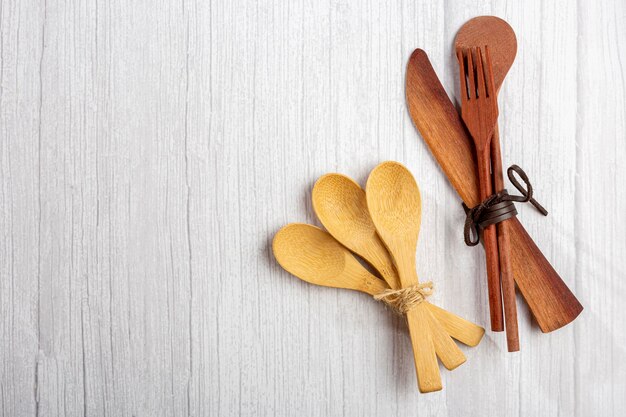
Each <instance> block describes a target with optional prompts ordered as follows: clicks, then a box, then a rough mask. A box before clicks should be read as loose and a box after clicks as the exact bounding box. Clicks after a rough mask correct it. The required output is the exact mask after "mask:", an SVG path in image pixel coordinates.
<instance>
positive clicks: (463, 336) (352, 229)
mask: <svg viewBox="0 0 626 417" xmlns="http://www.w3.org/2000/svg"><path fill="white" fill-rule="evenodd" d="M313 209H314V210H315V213H316V214H317V217H318V218H319V219H320V221H321V222H322V224H323V225H324V227H326V229H327V230H328V231H329V232H330V234H331V235H332V236H333V237H334V238H335V239H337V240H338V241H339V242H340V243H341V244H342V245H344V246H345V247H346V248H348V249H350V250H351V251H352V252H354V253H356V254H357V255H359V256H361V257H362V258H363V259H365V260H366V261H367V262H368V263H369V264H370V265H371V266H372V267H373V268H374V269H376V270H377V271H378V272H379V273H380V274H381V276H382V277H383V278H384V279H385V281H387V283H388V284H389V286H390V287H391V288H393V289H398V288H401V285H400V278H399V277H398V273H397V272H396V269H395V267H394V265H393V260H392V259H391V256H390V255H389V252H388V251H387V248H385V245H384V243H383V242H382V241H381V240H380V237H379V236H378V234H377V233H376V228H375V226H374V222H372V218H371V217H370V214H369V211H368V210H367V200H366V197H365V191H363V189H362V188H361V187H360V186H359V184H357V183H356V182H355V181H354V180H352V179H351V178H348V177H346V176H344V175H340V174H327V175H324V176H322V177H320V179H318V180H317V182H316V183H315V186H314V187H313ZM425 304H426V306H427V307H428V309H429V310H430V312H431V313H432V314H433V315H434V316H435V318H436V319H437V320H439V322H440V323H441V325H442V326H443V328H444V329H445V330H446V331H447V332H448V333H449V334H450V336H452V337H453V338H455V339H456V340H458V341H459V342H461V343H464V344H466V345H468V346H476V345H477V344H478V343H479V342H480V340H481V339H482V337H483V335H484V334H485V329H483V328H482V327H480V326H478V325H476V324H474V323H472V322H470V321H468V320H465V319H463V318H461V317H459V316H457V315H456V314H453V313H450V312H449V311H447V310H444V309H442V308H439V307H437V306H435V305H433V304H431V303H429V302H425ZM435 350H436V352H437V354H438V355H440V357H441V355H445V352H447V351H446V350H445V349H441V348H440V347H438V346H437V345H436V346H435ZM444 357H445V356H444ZM456 358H457V355H453V357H452V358H448V357H445V359H444V358H441V360H442V362H443V364H444V366H446V367H447V368H448V369H451V368H450V366H454V364H455V362H454V360H456ZM449 359H450V360H449Z"/></svg>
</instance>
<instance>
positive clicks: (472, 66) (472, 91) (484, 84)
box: [456, 47, 504, 332]
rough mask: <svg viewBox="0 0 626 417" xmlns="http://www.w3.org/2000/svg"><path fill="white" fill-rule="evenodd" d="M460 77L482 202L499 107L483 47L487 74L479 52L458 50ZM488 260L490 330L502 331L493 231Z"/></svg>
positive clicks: (489, 230)
mask: <svg viewBox="0 0 626 417" xmlns="http://www.w3.org/2000/svg"><path fill="white" fill-rule="evenodd" d="M456 54H457V58H458V60H459V74H460V81H461V87H460V94H461V117H462V118H463V121H464V122H465V126H466V127H467V130H468V131H469V133H470V135H471V136H472V138H473V139H474V145H475V147H476V157H477V162H478V182H479V190H480V199H481V201H482V200H484V199H486V198H487V197H489V196H490V195H491V193H492V182H491V179H492V178H491V163H490V147H489V145H490V142H491V136H492V135H493V131H494V129H495V126H496V122H497V120H498V103H497V98H496V90H495V86H494V82H493V72H492V70H491V56H490V55H489V49H488V48H487V47H485V55H486V61H487V63H486V71H485V68H484V67H483V52H482V48H469V49H463V50H462V49H460V48H459V49H457V51H456ZM483 241H484V243H485V255H486V258H487V284H488V288H489V311H490V316H491V330H493V331H496V332H498V331H503V330H504V322H503V317H502V292H501V288H500V266H499V262H498V242H497V240H496V228H495V227H494V226H493V225H491V226H487V227H486V228H485V229H484V230H483Z"/></svg>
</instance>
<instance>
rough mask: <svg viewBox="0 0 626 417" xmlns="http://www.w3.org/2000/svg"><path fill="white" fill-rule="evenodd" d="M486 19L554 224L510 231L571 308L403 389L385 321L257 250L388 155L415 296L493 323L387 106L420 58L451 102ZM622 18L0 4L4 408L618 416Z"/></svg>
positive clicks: (593, 5)
mask: <svg viewBox="0 0 626 417" xmlns="http://www.w3.org/2000/svg"><path fill="white" fill-rule="evenodd" d="M481 14H495V15H497V16H500V17H502V18H504V19H505V20H507V21H508V22H509V23H510V24H511V26H512V27H513V28H514V29H515V32H516V34H517V37H518V41H519V52H518V57H517V58H516V61H515V64H514V65H513V67H512V68H511V71H510V73H509V74H508V75H507V79H506V83H505V84H504V87H503V89H502V91H501V92H500V95H499V97H498V98H499V103H500V104H501V107H500V119H499V121H500V125H499V127H500V135H501V137H502V144H503V157H504V162H505V164H508V163H513V162H515V163H518V164H519V165H520V166H522V167H523V168H524V169H525V170H526V171H527V172H528V173H529V174H530V175H531V179H535V178H536V179H537V180H536V193H537V194H536V196H537V199H538V201H540V202H541V203H544V204H545V206H546V207H547V208H548V209H549V210H550V216H548V217H547V218H543V217H542V216H540V215H538V214H536V213H535V212H534V211H533V209H532V208H527V207H522V208H521V210H520V212H521V213H520V216H521V217H522V218H523V223H524V226H525V227H526V228H527V230H528V231H529V233H530V234H531V235H532V236H533V239H535V241H536V242H537V244H538V246H539V247H540V248H542V250H543V251H544V253H545V254H546V257H547V258H548V259H550V260H551V261H552V262H553V264H554V266H555V268H556V270H558V271H559V273H560V274H561V276H562V277H563V278H564V279H565V280H566V283H567V284H568V285H569V286H570V287H571V288H572V290H573V291H574V292H575V293H576V295H577V296H578V297H579V298H580V299H581V302H582V303H583V304H584V305H585V307H586V308H585V311H584V313H583V314H582V315H581V317H580V318H579V319H577V320H576V321H575V322H574V323H573V325H571V326H567V327H565V328H563V329H561V330H558V331H556V332H553V333H550V334H547V335H546V334H543V333H541V332H540V331H539V329H538V328H537V327H536V326H535V325H534V324H532V322H531V321H530V319H529V313H528V310H527V309H526V307H524V305H523V303H521V302H520V303H518V305H519V306H520V312H519V313H520V315H519V324H520V338H521V339H522V341H523V345H524V349H523V350H522V351H521V352H520V353H518V354H515V355H510V354H507V353H506V352H505V350H506V344H505V340H504V337H503V336H502V337H500V336H501V335H493V334H488V335H486V336H485V339H484V340H483V342H481V344H480V345H479V346H478V347H477V348H471V349H469V348H463V349H464V353H465V354H466V356H467V357H468V361H467V363H465V364H464V365H463V366H461V367H459V368H458V369H456V370H455V371H454V372H448V371H445V370H443V369H442V380H443V384H444V386H445V387H446V388H445V389H444V390H443V391H441V392H438V393H433V394H429V395H420V394H418V393H416V392H415V389H414V386H415V385H414V384H415V374H414V372H413V364H412V361H413V359H412V357H411V346H410V342H409V340H408V337H409V336H408V333H407V331H406V327H405V325H404V324H403V323H402V321H401V320H399V319H397V318H395V317H394V316H393V315H392V314H391V313H390V312H388V311H386V310H385V309H384V308H383V307H382V306H381V305H379V304H377V303H374V302H372V300H371V298H370V297H369V296H367V295H364V294H359V293H356V292H347V291H342V290H335V289H328V288H318V287H314V286H311V285H309V284H307V283H302V282H300V281H299V280H297V279H295V278H294V277H292V276H290V275H289V274H288V273H286V272H284V271H283V270H282V269H281V268H280V267H279V266H278V265H277V264H276V263H275V261H274V260H273V259H272V255H271V238H272V236H273V235H274V234H275V233H276V231H277V230H278V229H279V227H280V226H282V225H284V224H286V223H288V222H298V221H301V222H309V223H315V222H316V220H315V216H314V214H313V212H312V208H311V201H310V191H311V190H310V188H311V187H312V185H313V182H314V181H315V179H316V178H318V177H319V176H320V175H322V174H324V173H327V172H342V173H345V174H347V175H349V176H351V177H353V178H355V179H357V180H358V181H359V182H360V183H361V185H363V184H364V180H365V178H366V176H367V174H368V173H369V171H370V170H371V169H372V168H373V167H374V166H376V165H377V164H378V163H379V162H381V161H383V160H398V161H400V162H402V163H403V164H405V165H406V166H407V167H408V168H409V169H410V170H411V172H412V173H413V174H414V175H415V177H416V179H417V181H418V182H419V184H420V188H421V191H422V203H423V218H424V221H423V223H422V228H421V232H420V236H421V240H420V244H419V246H418V249H417V253H416V257H417V261H418V262H419V265H420V278H421V279H422V280H430V279H432V280H434V281H436V282H437V283H438V286H437V293H435V295H434V296H433V298H434V300H433V301H434V302H435V303H436V304H437V305H439V306H442V307H444V308H446V309H448V310H450V311H454V312H455V313H457V314H459V315H460V316H462V317H465V318H467V319H469V320H471V321H473V322H477V323H479V324H482V325H485V324H486V323H488V317H489V316H488V310H487V300H486V287H485V283H484V279H482V277H484V273H485V271H484V266H483V264H484V262H483V260H482V259H481V257H480V256H478V255H477V254H476V252H475V251H474V250H472V249H469V248H466V247H465V246H464V244H463V239H462V235H461V227H462V222H463V213H462V210H461V209H460V207H459V201H458V197H457V195H456V193H455V192H454V191H453V189H452V187H450V185H449V184H448V182H447V180H446V179H445V177H444V176H443V175H442V174H441V172H440V170H439V169H438V167H437V164H436V162H435V161H434V159H433V158H432V157H431V155H430V153H429V151H428V149H427V148H426V146H425V145H424V144H423V143H422V141H421V140H420V139H419V136H418V134H417V133H416V131H415V128H414V127H413V125H412V123H411V120H410V118H409V115H408V112H407V110H406V106H405V101H404V81H405V79H404V74H405V72H404V71H405V68H406V62H407V59H408V57H409V55H410V53H411V52H412V51H413V50H414V49H415V48H417V47H420V48H423V49H425V50H426V51H428V52H429V54H430V58H431V60H432V61H433V65H434V67H435V70H436V71H437V73H439V74H442V77H443V80H444V86H445V87H446V88H447V90H448V93H449V94H450V95H451V96H453V95H455V94H456V90H455V85H456V82H457V81H456V80H457V79H458V74H457V73H456V72H454V71H455V68H456V63H455V58H454V54H453V51H452V42H453V40H454V36H455V34H456V31H457V30H458V28H459V27H460V26H461V24H463V23H464V22H465V21H466V20H468V19H469V18H471V17H473V16H476V15H481ZM625 18H626V9H625V5H624V2H623V1H621V0H607V1H603V2H588V1H581V2H578V4H577V5H575V4H574V3H572V2H566V1H556V2H548V1H543V2H542V1H539V0H531V1H526V2H514V1H497V0H494V1H479V2H476V1H469V0H461V1H454V2H452V1H444V2H426V1H416V2H409V1H395V0H386V1H383V2H380V3H376V2H369V3H368V2H356V1H347V0H343V1H338V2H336V1H332V2H331V1H329V0H321V1H319V2H307V1H301V0H295V1H289V2H285V1H270V0H261V1H259V2H256V3H254V2H245V1H243V0H234V1H216V0H212V1H188V0H185V1H182V2H181V1H177V2H167V1H165V2H148V1H146V0H141V1H138V2H134V3H133V4H132V5H130V4H129V3H127V2H120V1H117V0H113V1H110V2H102V1H100V2H96V1H93V0H88V1H85V2H76V1H67V2H53V1H50V0H48V1H46V2H34V1H17V0H1V6H0V239H1V240H0V311H1V312H2V314H1V317H0V323H1V324H0V332H1V335H2V337H1V338H0V361H1V363H2V368H1V369H0V414H2V415H5V416H20V417H21V416H36V415H39V416H42V417H43V416H55V415H66V416H82V415H89V416H104V415H114V416H187V415H192V416H204V415H206V416H238V415H243V416H252V415H255V416H276V415H278V416H291V415H300V414H302V415H308V416H327V415H346V416H377V415H391V416H394V415H397V416H405V415H432V416H457V415H470V416H502V415H542V416H558V415H568V416H577V417H578V416H580V417H587V416H595V415H598V416H609V415H621V413H622V412H623V410H624V409H626V398H625V397H624V396H623V395H622V393H623V392H624V391H625V390H626V385H625V384H626V367H625V366H626V365H625V364H626V351H625V349H624V346H626V328H625V327H624V326H623V323H624V321H626V320H625V319H626V317H625V313H624V309H623V306H622V305H623V300H624V298H625V297H626V280H625V279H624V276H625V274H626V266H625V263H624V253H626V238H625V236H626V223H625V222H624V219H623V213H624V212H626V194H625V193H624V192H623V190H622V188H623V186H622V182H623V178H624V177H625V175H626V166H625V165H624V160H625V159H626V141H624V137H625V136H626V93H625V90H626V73H625V70H624V64H623V63H624V62H626V47H625V45H624V39H626V27H625V26H624V24H623V22H624V19H625ZM522 126H523V128H522ZM426 219H428V221H426ZM494 398H497V399H498V401H497V402H496V401H494V400H493V399H494Z"/></svg>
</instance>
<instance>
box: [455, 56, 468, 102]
mask: <svg viewBox="0 0 626 417" xmlns="http://www.w3.org/2000/svg"><path fill="white" fill-rule="evenodd" d="M456 59H457V60H458V61H459V78H460V80H459V81H460V83H459V89H460V90H459V91H460V93H461V105H462V104H463V103H465V102H466V101H467V78H466V74H465V62H464V61H465V59H464V58H463V50H462V49H461V48H456Z"/></svg>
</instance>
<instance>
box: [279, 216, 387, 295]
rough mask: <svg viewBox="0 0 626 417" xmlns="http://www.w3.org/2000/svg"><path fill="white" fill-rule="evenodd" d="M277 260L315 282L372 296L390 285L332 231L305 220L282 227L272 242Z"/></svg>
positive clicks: (290, 270)
mask: <svg viewBox="0 0 626 417" xmlns="http://www.w3.org/2000/svg"><path fill="white" fill-rule="evenodd" d="M272 250H273V251H274V256H275V257H276V260H277V261H278V263H279V264H280V266H282V267H283V268H284V269H285V270H286V271H287V272H290V273H291V274H293V275H295V276H297V277H298V278H300V279H302V280H304V281H307V282H309V283H311V284H315V285H323V286H325V287H334V288H346V289H350V290H356V291H362V292H365V293H367V294H370V295H376V294H380V293H381V292H382V291H385V290H386V289H388V288H389V286H388V285H387V284H386V283H385V281H383V280H381V279H379V278H377V277H375V276H374V275H372V274H371V273H369V271H367V270H366V269H365V268H364V267H363V265H361V264H360V263H359V261H357V260H356V259H355V258H354V256H353V255H352V254H351V253H350V251H348V250H347V249H346V248H344V247H343V246H341V244H340V243H339V242H337V240H335V238H333V237H332V236H331V235H330V234H329V233H327V232H325V231H323V230H321V229H320V228H318V227H315V226H312V225H310V224H304V223H291V224H288V225H287V226H284V227H283V228H282V229H280V230H279V231H278V232H277V233H276V235H274V240H273V241H272Z"/></svg>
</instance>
